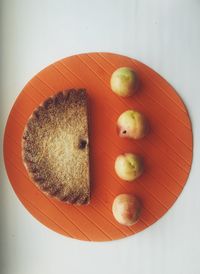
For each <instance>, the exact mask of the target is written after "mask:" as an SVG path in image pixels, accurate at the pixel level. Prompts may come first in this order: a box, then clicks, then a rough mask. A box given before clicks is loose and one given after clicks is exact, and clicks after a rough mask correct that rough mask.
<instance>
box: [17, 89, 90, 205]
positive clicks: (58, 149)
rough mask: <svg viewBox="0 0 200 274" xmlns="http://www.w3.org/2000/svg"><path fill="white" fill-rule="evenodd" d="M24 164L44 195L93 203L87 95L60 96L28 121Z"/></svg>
mask: <svg viewBox="0 0 200 274" xmlns="http://www.w3.org/2000/svg"><path fill="white" fill-rule="evenodd" d="M22 151H23V160H24V164H25V166H26V168H27V170H28V172H29V175H30V176H31V178H32V180H33V181H34V182H35V183H36V184H37V186H38V187H39V188H40V189H41V190H42V191H44V192H45V193H47V194H49V195H51V196H54V197H56V198H58V199H59V200H62V201H64V202H68V203H75V204H85V203H88V202H89V199H90V183H89V147H88V119H87V94H86V91H85V90H84V89H79V90H75V89H72V90H68V91H64V92H59V93H58V94H56V95H55V96H53V97H50V98H49V99H47V100H46V101H45V102H44V103H43V104H42V105H41V106H39V107H38V108H37V109H36V110H35V111H34V112H33V114H32V116H31V117H30V118H29V120H28V123H27V126H26V128H25V130H24V134H23V139H22Z"/></svg>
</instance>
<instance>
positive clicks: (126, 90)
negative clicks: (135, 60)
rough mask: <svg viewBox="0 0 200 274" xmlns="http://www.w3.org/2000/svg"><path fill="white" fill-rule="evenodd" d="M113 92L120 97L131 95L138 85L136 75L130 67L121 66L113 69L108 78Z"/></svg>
mask: <svg viewBox="0 0 200 274" xmlns="http://www.w3.org/2000/svg"><path fill="white" fill-rule="evenodd" d="M110 86H111V89H112V91H113V92H115V93H116V94H117V95H119V96H122V97H128V96H131V95H133V94H134V93H135V92H136V90H137V87H138V77H137V75H136V72H135V71H134V70H133V69H132V68H128V67H122V68H118V69H117V70H115V71H114V72H113V74H112V76H111V79H110Z"/></svg>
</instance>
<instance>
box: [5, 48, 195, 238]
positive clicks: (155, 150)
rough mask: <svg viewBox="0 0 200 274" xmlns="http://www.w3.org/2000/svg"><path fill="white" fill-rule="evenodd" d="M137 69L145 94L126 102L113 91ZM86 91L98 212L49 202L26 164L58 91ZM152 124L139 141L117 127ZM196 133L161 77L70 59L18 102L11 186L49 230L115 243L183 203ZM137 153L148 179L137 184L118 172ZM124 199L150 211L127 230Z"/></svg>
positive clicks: (97, 60) (9, 137)
mask: <svg viewBox="0 0 200 274" xmlns="http://www.w3.org/2000/svg"><path fill="white" fill-rule="evenodd" d="M122 66H128V67H132V68H133V69H134V70H135V71H136V72H137V73H138V75H139V78H140V90H139V92H138V93H137V94H136V95H135V96H133V97H132V98H126V99H124V98H122V97H119V96H117V95H115V94H114V93H113V92H112V91H111V89H110V84H109V81H110V77H111V74H112V72H113V71H114V70H115V69H116V68H118V67H122ZM80 87H84V88H86V89H87V90H88V93H89V101H90V109H89V111H90V151H91V153H90V160H91V184H92V199H91V203H90V205H87V206H73V205H67V204H64V203H62V202H59V201H57V200H55V199H53V198H49V197H47V196H46V195H45V194H43V193H42V192H41V191H40V190H39V189H38V188H37V187H36V186H35V185H34V184H33V183H32V182H31V180H30V178H29V176H28V173H27V171H26V169H25V168H24V165H23V162H22V156H21V138H22V133H23V130H24V127H25V125H26V122H27V120H28V118H29V116H30V115H31V113H32V112H33V110H34V108H36V107H37V106H38V105H39V104H40V103H42V102H43V101H44V100H45V99H46V98H47V97H49V96H51V95H52V94H54V93H57V92H58V91H61V90H64V89H69V88H80ZM131 108H134V109H137V110H139V111H141V112H143V113H144V114H145V115H146V116H147V117H148V119H149V121H150V125H151V131H150V133H149V135H148V136H146V137H145V138H144V139H142V140H139V141H133V140H129V139H121V138H119V137H118V135H117V132H116V120H117V118H118V116H119V115H120V114H121V113H122V112H123V111H125V110H127V109H131ZM192 149H193V144H192V129H191V124H190V119H189V116H188V113H187V110H186V108H185V106H184V104H183V102H182V101H181V99H180V97H179V96H178V95H177V93H176V92H175V90H174V89H173V88H172V87H171V86H170V85H169V84H168V83H167V82H166V81H165V80H164V79H163V78H162V77H161V76H159V75H158V74H157V73H156V72H154V71H153V70H152V69H150V68H149V67H147V66H146V65H144V64H142V63H140V62H138V61H136V60H134V59H131V58H129V57H125V56H121V55H117V54H111V53H90V54H80V55H75V56H71V57H68V58H65V59H62V60H60V61H58V62H56V63H54V64H52V65H50V66H48V67H47V68H45V69H44V70H42V71H41V72H39V73H38V74H37V75H36V76H35V77H34V78H33V79H32V80H30V81H29V82H28V84H27V85H26V86H25V88H24V89H23V90H22V92H21V93H20V95H19V96H18V98H17V100H16V102H15V104H14V106H13V108H12V110H11V113H10V115H9V118H8V122H7V125H6V130H5V136H4V159H5V165H6V169H7V173H8V177H9V179H10V182H11V184H12V186H13V188H14V190H15V192H16V194H17V196H18V197H19V199H20V200H21V202H22V203H23V204H24V206H25V207H26V208H27V209H28V210H29V212H30V213H31V214H32V215H33V216H34V217H36V218H37V219H38V220H39V221H40V222H41V223H43V224H44V225H46V226H47V227H49V228H51V229H53V230H55V231H57V232H59V233H61V234H63V235H66V236H69V237H72V238H77V239H81V240H88V241H110V240H115V239H120V238H123V237H126V236H129V235H132V234H135V233H137V232H139V231H141V230H143V229H145V228H146V227H148V226H150V225H151V224H152V223H154V222H155V221H157V220H158V219H159V218H160V217H161V216H162V215H163V214H164V213H165V212H166V211H167V210H168V209H169V208H170V207H171V206H172V205H173V203H174V202H175V200H176V199H177V197H178V196H179V194H180V193H181V191H182V189H183V187H184V185H185V183H186V180H187V177H188V175H189V172H190V167H191V162H192ZM124 152H135V153H138V154H140V155H142V157H143V158H144V162H145V173H144V174H143V175H142V176H141V177H140V178H138V179H137V180H136V181H135V182H134V183H128V182H123V181H122V180H120V179H119V178H118V177H117V176H116V174H115V172H114V168H113V167H114V161H115V158H116V156H117V155H118V154H121V153H124ZM120 193H134V194H136V195H137V196H139V197H140V198H141V200H142V203H143V210H142V213H141V217H140V219H139V221H138V223H136V224H135V225H133V226H131V227H125V226H122V225H120V224H118V223H117V222H116V221H115V219H114V218H113V216H112V211H111V208H112V202H113V199H114V197H115V196H116V195H118V194H120Z"/></svg>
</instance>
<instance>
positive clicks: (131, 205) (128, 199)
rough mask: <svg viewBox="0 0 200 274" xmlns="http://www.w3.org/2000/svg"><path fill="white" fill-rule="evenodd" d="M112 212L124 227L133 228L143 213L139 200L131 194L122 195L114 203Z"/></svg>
mask: <svg viewBox="0 0 200 274" xmlns="http://www.w3.org/2000/svg"><path fill="white" fill-rule="evenodd" d="M112 212H113V216H114V218H115V219H116V220H117V221H118V222H119V223H120V224H122V225H126V226H131V225H133V224H135V223H136V222H137V220H138V218H139V215H140V212H141V203H140V201H139V199H138V198H137V197H136V196H134V195H130V194H120V195H118V196H117V197H116V198H115V199H114V202H113V205H112Z"/></svg>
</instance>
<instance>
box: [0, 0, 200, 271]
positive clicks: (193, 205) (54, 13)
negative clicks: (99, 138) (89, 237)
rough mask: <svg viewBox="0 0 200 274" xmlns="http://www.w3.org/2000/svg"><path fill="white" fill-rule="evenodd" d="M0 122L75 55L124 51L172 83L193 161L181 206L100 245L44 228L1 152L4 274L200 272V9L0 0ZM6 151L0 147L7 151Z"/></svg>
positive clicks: (195, 0)
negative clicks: (23, 94) (49, 71)
mask: <svg viewBox="0 0 200 274" xmlns="http://www.w3.org/2000/svg"><path fill="white" fill-rule="evenodd" d="M0 5H1V6H0V12H1V14H0V20H1V23H0V31H1V33H0V40H1V48H0V60H1V68H0V69H1V71H0V77H1V78H0V96H1V98H0V100H1V101H0V119H1V142H2V135H3V128H4V126H5V123H6V119H7V117H8V114H9V111H10V109H11V106H12V104H13V103H14V101H15V98H16V96H17V95H18V94H19V92H20V90H21V89H22V88H23V86H24V85H25V84H26V82H27V81H28V80H29V79H30V78H32V77H33V76H34V75H35V74H36V73H37V72H38V71H40V70H41V69H42V68H44V67H46V66H47V65H49V64H50V63H52V62H54V61H56V60H58V59H60V58H63V57H66V56H69V55H71V54H76V53H81V52H91V51H108V52H116V53H120V54H124V55H129V56H130V57H133V58H136V59H138V60H140V61H142V62H144V63H146V64H147V65H149V66H151V67H152V68H153V69H155V70H156V71H157V72H159V73H160V74H161V75H162V76H163V77H165V78H166V79H167V80H168V81H169V82H170V83H171V84H172V85H173V86H174V87H175V89H176V90H177V91H178V92H179V94H180V95H181V96H182V98H183V100H184V101H185V103H186V105H187V107H188V109H189V112H190V116H191V119H192V124H193V133H194V160H193V165H192V170H191V173H190V177H189V179H188V182H187V184H186V187H185V188H184V190H183V192H182V194H181V195H180V197H179V199H178V200H177V202H176V203H175V204H174V206H173V207H172V208H171V209H170V210H169V212H168V213H167V214H166V215H165V216H164V217H163V218H161V220H159V221H158V222H157V223H155V224H154V225H152V226H151V227H149V228H148V229H146V230H145V231H143V232H141V233H139V234H137V235H135V236H133V237H129V238H126V239H123V240H118V241H113V242H107V243H92V242H81V241H78V240H73V239H70V238H66V237H63V236H61V235H59V234H57V233H55V232H53V231H51V230H49V229H47V228H46V227H45V226H43V225H41V224H40V223H39V222H38V221H37V220H35V219H34V218H33V217H32V216H31V215H30V214H29V213H28V211H26V209H25V208H24V207H23V205H22V204H21V203H20V202H19V200H18V199H17V197H16V195H15V193H14V191H13V190H12V187H11V185H10V184H9V181H8V178H7V175H6V172H5V168H4V166H3V159H2V153H1V185H0V251H1V253H0V273H1V274H54V273H72V274H93V273H95V274H100V273H101V274H102V273H105V274H107V273H108V274H121V273H126V274H136V273H137V274H161V273H162V274H169V273H170V274H199V273H200V233H199V232H200V217H199V216H200V214H199V212H200V180H199V175H200V174H199V162H200V142H199V141H198V139H199V136H200V127H199V124H200V118H199V117H200V111H199V103H200V88H199V83H200V1H199V0H166V1H162V0H99V1H95V0H90V1H89V0H84V1H81V0H79V1H78V0H71V1H70V0H57V1H56V0H49V1H48V0H32V1H31V0H1V2H0ZM1 152H2V146H1Z"/></svg>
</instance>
